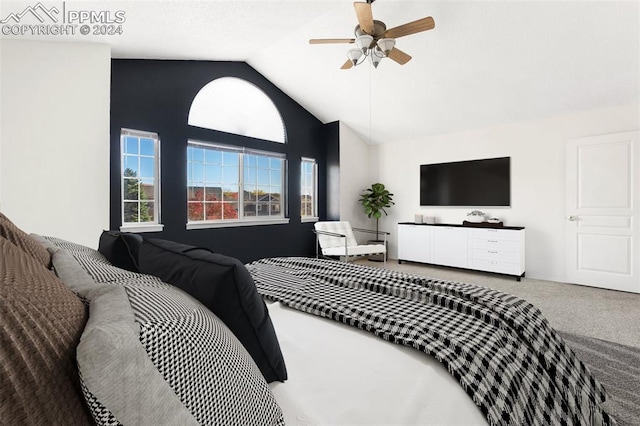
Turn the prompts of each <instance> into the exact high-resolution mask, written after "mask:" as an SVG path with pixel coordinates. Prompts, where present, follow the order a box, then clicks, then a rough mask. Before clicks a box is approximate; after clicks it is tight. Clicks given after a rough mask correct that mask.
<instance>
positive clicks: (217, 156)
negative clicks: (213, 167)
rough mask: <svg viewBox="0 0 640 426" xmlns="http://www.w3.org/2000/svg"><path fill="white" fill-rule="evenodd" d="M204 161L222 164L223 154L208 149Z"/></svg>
mask: <svg viewBox="0 0 640 426" xmlns="http://www.w3.org/2000/svg"><path fill="white" fill-rule="evenodd" d="M204 161H205V162H207V163H210V164H220V163H222V152H220V151H217V150H213V149H207V150H205V154H204Z"/></svg>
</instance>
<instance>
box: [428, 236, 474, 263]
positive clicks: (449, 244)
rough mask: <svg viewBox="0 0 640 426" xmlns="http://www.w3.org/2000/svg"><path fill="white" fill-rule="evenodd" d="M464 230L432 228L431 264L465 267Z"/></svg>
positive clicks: (465, 242)
mask: <svg viewBox="0 0 640 426" xmlns="http://www.w3.org/2000/svg"><path fill="white" fill-rule="evenodd" d="M467 231H468V230H467V229H465V228H456V227H447V226H436V227H434V228H433V235H432V238H433V252H432V253H431V263H435V264H437V265H446V266H457V267H460V268H466V267H467V235H468V232H467Z"/></svg>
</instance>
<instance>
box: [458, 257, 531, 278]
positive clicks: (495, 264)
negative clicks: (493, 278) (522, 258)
mask: <svg viewBox="0 0 640 426" xmlns="http://www.w3.org/2000/svg"><path fill="white" fill-rule="evenodd" d="M469 267H470V268H471V269H477V270H480V271H488V272H499V273H501V274H510V275H522V273H523V272H524V270H521V269H520V265H519V264H518V263H514V262H505V261H501V260H490V259H469Z"/></svg>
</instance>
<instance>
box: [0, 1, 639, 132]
mask: <svg viewBox="0 0 640 426" xmlns="http://www.w3.org/2000/svg"><path fill="white" fill-rule="evenodd" d="M34 4H35V3H34V2H33V1H31V2H29V1H27V2H25V1H18V2H15V1H2V4H1V9H0V12H1V13H0V19H2V18H5V17H6V16H7V15H8V14H9V13H11V12H14V13H17V12H20V11H22V10H23V9H24V8H25V7H27V6H28V5H34ZM43 4H44V5H45V6H47V7H51V6H52V5H59V7H61V8H62V7H64V8H65V10H67V11H69V10H90V11H108V12H110V13H111V14H114V13H115V12H116V11H118V10H121V11H124V13H125V15H124V16H125V17H126V21H125V22H124V23H122V30H123V32H122V34H121V35H104V36H96V35H86V36H83V35H80V34H74V35H69V36H61V35H57V36H43V35H37V36H28V35H25V36H14V35H6V36H2V38H3V39H16V38H22V39H31V40H59V41H83V42H98V43H108V44H110V45H111V47H112V56H113V57H114V58H148V59H193V60H213V61H246V62H247V63H249V64H250V65H251V66H253V67H254V68H255V69H256V70H258V71H259V72H260V73H262V74H263V75H265V76H266V77H267V78H268V79H269V80H271V81H272V82H273V83H274V84H276V85H277V86H278V87H280V88H281V89H282V90H283V91H284V92H286V93H287V94H288V95H289V96H291V97H292V98H293V99H295V100H296V101H297V102H299V103H300V104H301V105H302V106H303V107H305V108H306V109H307V110H309V111H310V112H311V113H312V114H314V115H315V116H316V117H318V118H319V119H320V120H322V121H323V122H331V121H335V120H340V121H342V122H343V123H345V124H346V125H347V126H349V127H350V128H351V129H352V130H354V131H355V132H356V133H357V134H359V135H360V136H361V137H362V138H363V139H365V140H367V141H370V142H372V143H390V142H394V141H401V140H414V139H420V138H425V137H428V136H431V135H436V134H442V133H449V132H456V131H462V130H467V129H474V128H482V127H487V126H492V125H496V124H502V123H509V122H515V121H521V120H529V119H536V118H543V117H549V116H554V115H560V114H569V113H572V112H576V111H582V110H589V109H595V108H601V107H607V106H615V105H622V104H628V103H634V102H635V103H637V102H639V99H640V84H639V80H640V77H639V76H640V2H638V1H621V2H616V1H591V0H586V1H570V0H567V1H537V0H532V1H518V0H511V1H455V0H445V1H426V0H420V1H402V0H377V1H376V2H375V3H373V5H372V9H373V16H374V18H375V19H378V20H381V21H384V22H385V23H386V24H387V27H395V26H397V25H400V24H403V23H406V22H409V21H413V20H416V19H419V18H422V17H425V16H432V17H433V18H434V20H435V29H433V30H430V31H426V32H423V33H418V34H414V35H410V36H406V37H402V38H399V39H398V40H397V44H396V46H397V47H398V48H400V49H402V50H403V51H404V52H406V53H408V54H410V55H411V56H412V57H413V59H412V60H411V61H409V62H408V63H407V64H406V65H403V66H401V65H398V64H396V63H395V62H392V61H389V60H385V61H383V62H382V63H381V64H380V66H379V67H378V68H377V69H373V67H372V66H370V65H369V64H368V63H364V64H362V65H359V66H357V67H355V68H352V69H350V70H341V69H340V66H341V65H342V64H343V63H344V61H345V60H346V52H347V50H348V49H349V48H350V45H346V44H333V45H310V44H309V43H308V40H309V39H310V38H351V37H353V30H354V27H355V25H356V23H357V20H356V15H355V12H354V7H353V2H352V1H349V0H339V1H338V0H297V1H270V0H260V1H242V0H235V1H166V0H161V1H155V0H151V1H101V0H95V1H66V2H64V3H63V2H48V1H47V2H44V3H43Z"/></svg>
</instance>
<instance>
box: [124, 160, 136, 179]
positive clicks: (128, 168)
mask: <svg viewBox="0 0 640 426" xmlns="http://www.w3.org/2000/svg"><path fill="white" fill-rule="evenodd" d="M138 158H139V157H138V156H133V155H125V157H124V173H125V176H138Z"/></svg>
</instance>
